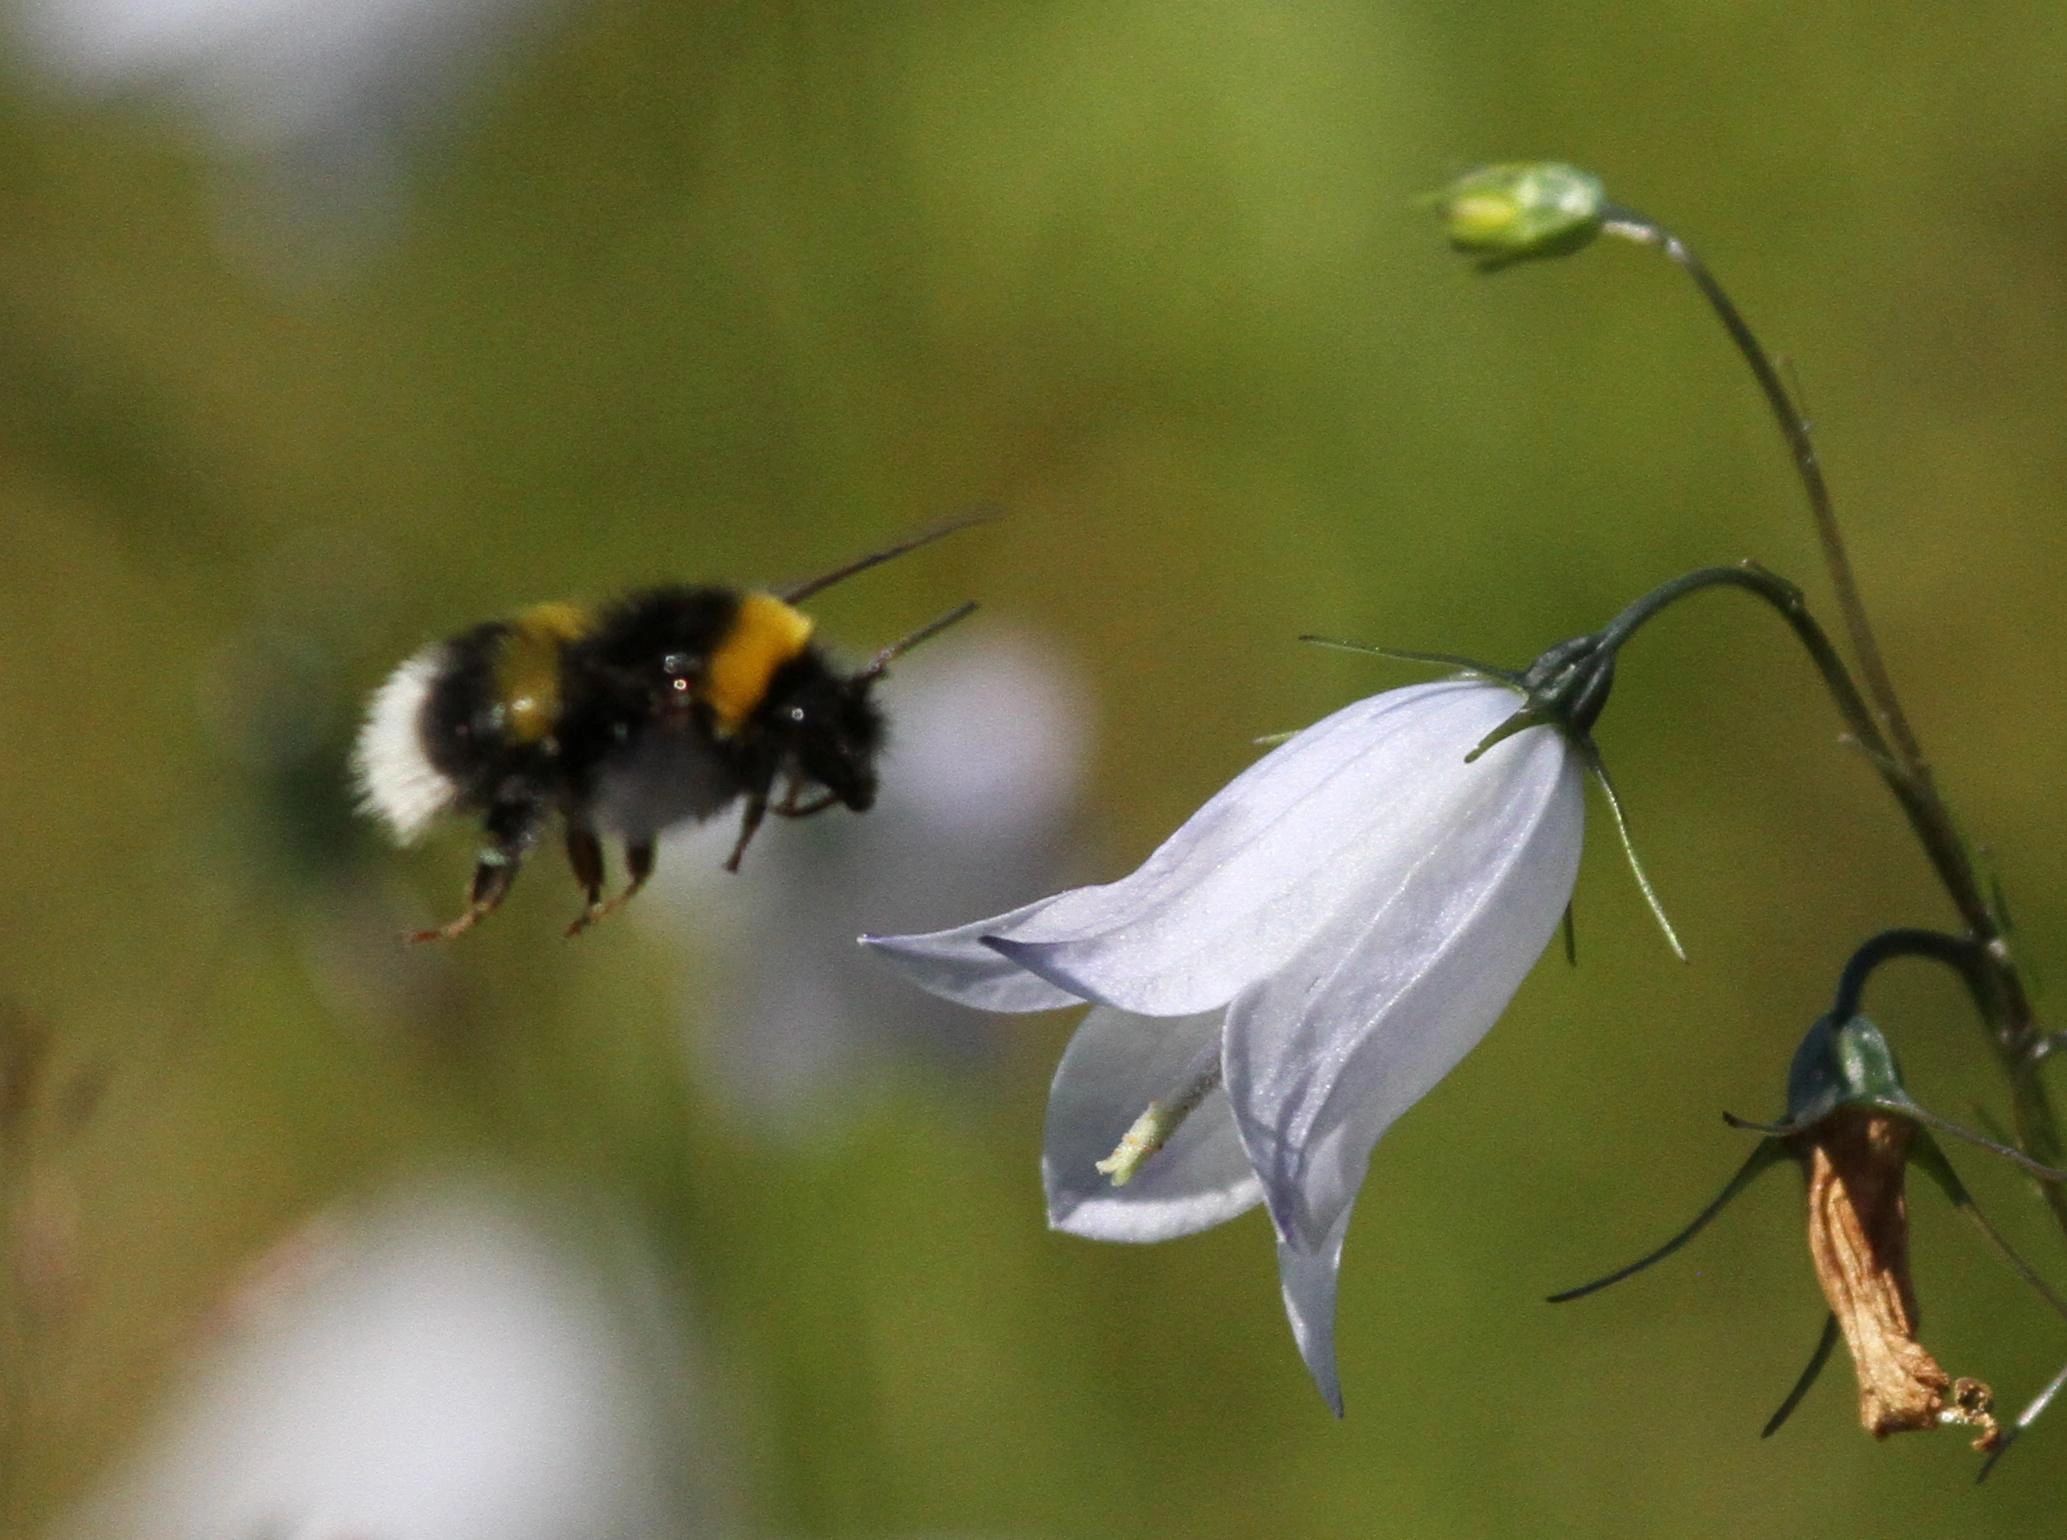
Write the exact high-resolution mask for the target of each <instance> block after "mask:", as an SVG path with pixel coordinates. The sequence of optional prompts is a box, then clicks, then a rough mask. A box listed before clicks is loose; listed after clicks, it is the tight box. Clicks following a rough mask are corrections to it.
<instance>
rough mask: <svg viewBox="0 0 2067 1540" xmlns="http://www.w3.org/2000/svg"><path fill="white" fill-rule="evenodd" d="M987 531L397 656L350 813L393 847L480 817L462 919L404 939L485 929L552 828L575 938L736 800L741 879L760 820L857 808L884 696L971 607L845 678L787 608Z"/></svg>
mask: <svg viewBox="0 0 2067 1540" xmlns="http://www.w3.org/2000/svg"><path fill="white" fill-rule="evenodd" d="M989 517H991V515H990V514H988V513H980V514H974V515H971V516H969V517H966V518H962V519H958V520H955V521H953V522H951V523H948V524H945V525H942V526H940V527H938V528H936V529H932V530H928V531H926V532H925V533H923V534H920V535H917V536H915V537H914V538H912V539H910V540H906V541H904V542H902V543H901V544H898V545H894V546H891V547H890V548H888V549H887V550H882V551H876V552H874V553H872V554H870V555H868V556H864V557H861V558H860V559H859V560H857V561H853V562H849V563H848V564H847V565H846V566H844V567H840V568H837V569H835V570H834V571H832V572H828V573H826V574H824V575H823V576H820V577H816V578H812V579H811V580H809V581H808V582H804V583H800V584H798V585H796V586H795V587H792V588H789V589H786V590H783V591H781V592H779V593H769V592H762V591H759V590H745V591H743V590H740V589H736V588H724V587H716V586H705V587H687V586H668V587H659V588H646V589H640V590H638V591H636V592H633V593H629V594H626V595H624V596H623V597H621V598H618V599H616V600H614V601H611V602H610V603H607V604H604V605H601V606H598V607H595V608H586V607H583V606H580V605H574V604H540V605H535V606H533V607H532V608H530V609H527V610H524V611H522V612H521V613H519V614H517V615H514V616H511V617H510V618H508V619H506V620H492V621H489V622H487V623H486V624H484V625H478V626H475V627H474V628H473V629H472V630H469V631H462V632H460V633H459V634H458V635H457V636H453V637H449V638H447V639H446V640H445V641H442V642H437V643H434V644H433V645H431V646H429V647H426V648H424V649H423V650H422V651H421V652H418V653H417V654H416V655H415V656H413V657H411V658H410V659H408V660H407V661H406V662H404V663H403V664H402V665H401V666H400V667H399V668H397V669H396V670H395V671H394V673H393V674H391V675H389V676H388V680H387V682H386V683H385V684H383V685H382V686H381V687H380V688H379V689H378V690H376V691H375V692H374V694H373V698H372V700H371V701H370V702H369V703H368V707H367V712H366V721H365V725H364V726H363V727H361V729H360V731H359V738H358V743H357V745H356V747H355V749H354V751H353V755H352V763H353V773H354V778H355V780H356V781H357V784H358V791H359V805H360V807H361V809H362V810H363V811H365V812H368V813H371V814H374V815H375V816H377V817H379V818H380V819H382V820H383V821H385V822H386V824H387V825H388V828H389V830H390V832H391V833H392V834H393V835H394V837H395V840H396V842H397V843H398V844H402V845H409V844H413V843H414V842H415V841H416V840H417V839H418V838H419V837H420V836H421V835H422V834H423V832H424V831H425V829H427V828H428V827H429V826H430V825H431V824H432V823H433V822H434V821H435V820H436V819H438V818H439V817H440V816H442V815H444V814H446V813H475V814H479V815H481V817H482V821H483V829H484V835H485V839H484V842H483V844H482V846H481V849H480V852H479V855H478V856H477V858H476V861H475V866H474V874H473V880H472V882H471V883H470V884H469V886H468V889H467V902H466V908H465V910H464V911H463V912H462V913H461V914H460V915H459V916H458V917H457V918H456V919H453V920H451V921H450V922H448V923H447V924H444V925H441V926H438V927H436V928H435V929H431V930H424V931H417V932H415V933H413V934H412V935H411V936H410V937H409V938H408V939H409V940H410V941H412V942H421V941H449V940H451V939H452V938H453V937H455V936H459V935H462V934H464V933H465V932H467V931H469V930H471V929H473V928H474V926H476V925H478V924H479V923H480V922H481V921H482V920H483V919H485V918H486V917H487V916H488V915H489V914H491V913H492V912H493V911H494V910H495V908H496V906H497V905H499V904H500V903H501V902H502V901H503V899H504V898H505V897H506V896H507V895H508V893H509V891H510V886H511V884H512V883H514V882H515V881H516V877H517V871H518V869H519V868H520V867H521V866H522V865H523V863H524V858H525V857H526V856H527V855H529V854H530V852H531V850H532V848H533V847H534V846H535V845H536V844H537V843H538V841H539V838H540V836H541V835H542V834H543V833H544V832H545V829H546V826H547V824H548V823H549V822H550V821H551V819H552V817H553V815H554V814H555V813H557V814H558V815H559V816H560V819H561V821H562V824H563V826H564V829H565V836H566V847H567V863H568V865H569V866H570V867H572V868H573V872H574V880H575V882H576V883H578V884H579V885H580V887H581V889H582V891H583V893H584V894H586V895H587V903H586V905H585V906H584V907H583V909H582V911H581V913H580V914H579V915H578V916H576V918H575V920H574V923H573V924H571V925H570V926H568V928H567V934H568V935H570V936H573V935H577V934H579V933H580V932H581V931H583V930H585V929H587V928H588V927H589V926H590V925H593V924H594V923H595V922H596V921H598V920H600V919H602V918H603V917H604V916H606V915H608V914H611V913H613V912H614V911H615V910H617V909H618V908H620V907H622V905H623V904H624V903H625V901H626V900H627V899H629V898H630V897H631V896H632V895H633V894H635V893H637V892H638V891H639V889H640V888H641V887H643V886H644V885H645V883H646V879H647V878H649V877H650V876H652V874H653V862H654V845H655V841H656V839H657V838H658V836H659V835H660V834H661V833H662V832H663V831H665V830H667V829H671V828H673V827H674V826H675V825H677V824H681V823H700V822H702V821H703V820H705V819H708V818H712V817H714V816H716V815H717V814H718V813H720V812H722V811H724V810H725V809H726V808H727V807H729V806H730V805H731V804H732V803H733V802H735V801H738V800H739V799H741V798H744V799H745V805H744V811H743V813H742V816H741V819H740V827H739V839H738V841H737V842H736V843H735V844H734V845H733V847H732V854H731V856H730V857H729V858H728V859H727V860H726V862H725V869H726V870H727V871H737V870H738V869H739V862H740V858H741V857H742V856H743V855H744V854H745V853H746V847H747V845H748V843H749V842H750V841H751V840H752V839H753V837H754V833H755V831H756V830H758V829H759V828H760V826H761V822H762V819H763V818H764V817H765V816H766V815H768V814H769V813H774V814H776V815H777V816H778V817H782V818H809V817H811V816H812V815H813V814H816V813H822V812H825V811H826V810H827V809H829V808H833V807H840V806H845V807H850V808H852V809H853V810H854V811H855V812H857V813H860V812H866V811H868V809H869V807H870V806H871V805H873V803H874V802H875V799H876V757H877V755H878V753H879V752H880V751H881V749H882V745H883V726H884V724H883V712H882V708H881V707H880V706H879V705H878V704H877V703H876V700H875V697H874V693H873V692H874V690H875V686H876V684H877V682H878V681H880V680H881V679H882V677H883V674H884V670H886V669H887V668H888V667H889V666H890V664H891V662H892V661H893V660H895V659H896V658H898V657H900V656H902V655H903V654H904V653H906V652H908V651H910V650H911V649H912V648H913V647H916V646H917V645H918V644H919V643H920V642H923V641H925V640H927V639H928V638H929V637H932V636H935V635H937V634H938V633H940V632H941V631H944V630H946V629H947V628H948V627H949V626H951V625H953V624H955V623H956V622H957V621H959V620H962V619H963V618H965V617H966V616H968V615H969V614H970V613H971V612H972V611H973V610H974V609H975V608H976V606H975V605H974V604H973V603H970V604H964V605H961V606H959V607H957V608H956V609H953V610H950V611H948V612H947V613H946V614H945V615H942V616H941V617H940V618H938V619H937V620H934V621H933V622H931V623H930V624H928V625H926V626H923V627H921V628H920V629H919V630H917V631H915V632H913V633H912V634H911V635H910V636H907V637H905V638H904V639H903V640H902V641H899V642H895V643H893V644H892V645H890V646H888V647H885V648H884V649H883V650H882V651H881V652H879V653H877V654H876V655H875V657H873V658H872V659H870V660H869V662H868V663H867V664H865V665H864V666H863V667H862V668H860V669H859V670H857V671H855V672H853V673H845V672H842V671H841V669H840V668H839V667H838V665H837V664H835V663H834V662H833V661H832V660H831V659H830V658H829V657H828V656H827V655H826V653H825V652H824V651H823V650H822V649H821V648H820V647H819V646H818V644H817V643H816V642H814V641H813V640H812V622H811V619H810V617H808V616H807V615H805V614H803V613H802V612H801V611H800V610H798V609H797V608H796V606H797V605H798V604H800V603H801V602H803V601H804V600H805V599H807V598H809V597H810V596H811V595H813V594H816V593H819V592H821V591H823V590H824V589H826V588H829V587H831V586H832V585H833V584H835V583H837V582H840V581H841V580H843V579H845V578H849V577H852V576H854V575H855V574H856V573H859V572H865V571H867V570H868V569H869V568H871V567H876V566H880V565H881V564H882V563H884V562H886V561H890V560H892V559H893V558H895V557H898V556H902V555H904V554H905V553H906V552H908V551H913V550H916V549H918V548H919V547H920V546H922V545H928V544H931V543H932V542H933V541H935V540H938V539H940V538H941V537H942V536H944V535H949V534H952V533H954V532H955V531H957V530H960V529H965V528H967V527H968V526H969V525H971V524H974V523H979V522H982V521H983V520H984V519H986V518H989ZM778 783H779V784H780V786H781V788H782V790H781V795H780V796H778V795H777V794H776V788H777V786H778ZM605 835H608V836H612V837H614V838H617V839H621V840H622V841H623V842H624V861H625V874H626V880H625V885H624V888H623V890H622V891H621V892H619V893H618V894H617V895H616V896H615V897H614V898H609V899H605V898H604V896H603V887H604V866H603V844H602V840H603V837H604V836H605Z"/></svg>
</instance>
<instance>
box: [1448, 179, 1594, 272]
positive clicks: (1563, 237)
mask: <svg viewBox="0 0 2067 1540" xmlns="http://www.w3.org/2000/svg"><path fill="white" fill-rule="evenodd" d="M1425 201H1426V203H1427V204H1428V206H1429V207H1431V208H1433V209H1434V210H1435V211H1436V213H1437V215H1438V217H1440V218H1441V220H1442V222H1443V234H1444V235H1445V236H1446V237H1448V239H1449V242H1450V245H1451V246H1452V247H1453V248H1454V249H1455V250H1458V251H1462V252H1468V253H1470V254H1472V255H1474V256H1476V257H1477V258H1478V259H1479V260H1478V267H1479V271H1480V272H1485V273H1490V272H1495V271H1497V270H1498V269H1500V268H1503V267H1506V266H1507V265H1508V264H1509V263H1510V262H1523V261H1526V260H1528V259H1529V258H1530V257H1561V256H1564V255H1566V254H1567V253H1569V252H1574V251H1577V250H1578V249H1579V248H1580V247H1582V246H1584V245H1585V244H1586V243H1587V242H1588V241H1590V240H1592V239H1593V238H1594V236H1596V235H1598V234H1599V233H1600V229H1601V225H1602V223H1603V222H1604V221H1605V220H1606V218H1607V210H1608V202H1607V192H1606V189H1605V188H1603V187H1602V185H1601V180H1600V178H1599V177H1597V176H1595V175H1593V174H1592V173H1591V172H1588V171H1581V170H1580V169H1579V168H1578V167H1577V166H1567V165H1564V164H1563V163H1561V162H1559V161H1508V162H1504V163H1502V164H1501V165H1497V166H1483V167H1481V168H1480V169H1478V170H1477V171H1472V172H1467V173H1466V174H1465V175H1463V176H1461V177H1459V178H1458V179H1457V180H1456V181H1454V182H1452V183H1451V184H1450V185H1449V186H1448V187H1446V188H1444V189H1443V190H1442V191H1441V192H1438V193H1432V194H1430V195H1429V197H1428V198H1427V199H1426V200H1425Z"/></svg>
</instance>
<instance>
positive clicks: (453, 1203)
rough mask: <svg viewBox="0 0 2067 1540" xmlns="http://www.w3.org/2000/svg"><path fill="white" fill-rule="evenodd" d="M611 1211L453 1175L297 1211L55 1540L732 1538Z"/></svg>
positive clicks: (654, 1307)
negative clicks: (290, 1231)
mask: <svg viewBox="0 0 2067 1540" xmlns="http://www.w3.org/2000/svg"><path fill="white" fill-rule="evenodd" d="M607 1206H608V1205H607V1204H606V1203H599V1201H598V1200H597V1198H596V1196H595V1195H594V1194H592V1193H591V1194H585V1195H582V1198H581V1201H580V1202H579V1203H577V1202H575V1201H574V1200H573V1198H572V1197H571V1196H570V1197H569V1199H568V1200H566V1201H563V1202H547V1201H544V1200H542V1199H540V1198H538V1197H535V1196H526V1195H522V1194H520V1193H518V1192H517V1191H516V1190H514V1189H510V1188H504V1187H494V1186H488V1185H486V1184H481V1183H467V1184H460V1183H456V1182H447V1183H441V1184H423V1185H418V1186H414V1187H411V1188H408V1189H405V1190H401V1191H398V1192H395V1193H392V1194H390V1195H389V1196H387V1197H386V1198H384V1199H382V1200H380V1201H379V1202H378V1203H376V1204H374V1205H372V1206H369V1207H366V1208H363V1209H350V1210H344V1211H340V1212H337V1213H332V1214H328V1215H324V1216H321V1217H319V1218H318V1219H316V1220H314V1221H312V1222H311V1223H310V1224H309V1225H308V1226H306V1227H305V1228H304V1229H303V1230H302V1231H300V1232H298V1233H297V1234H296V1235H295V1236H294V1237H292V1238H290V1240H289V1241H288V1242H286V1243H284V1244H283V1245H282V1246H280V1247H277V1248H276V1249H275V1251H274V1252H273V1253H271V1254H270V1255H269V1257H268V1258H267V1260H266V1263H265V1264H264V1265H263V1267H262V1268H261V1270H260V1271H259V1272H258V1273H257V1274H255V1275H254V1277H253V1278H252V1279H251V1280H248V1281H247V1283H246V1284H245V1286H244V1287H242V1288H241V1289H239V1290H238V1291H237V1293H236V1294H235V1295H234V1296H233V1298H232V1299H231V1301H230V1302H229V1304H228V1306H227V1307H226V1309H225V1311H224V1312H223V1313H222V1317H221V1319H220V1320H219V1321H218V1322H217V1323H216V1327H217V1337H218V1340H217V1341H216V1342H215V1343H214V1344H212V1346H211V1349H210V1351H209V1354H208V1355H207V1361H206V1362H204V1363H203V1364H202V1365H201V1366H200V1367H199V1368H197V1369H196V1370H195V1371H193V1373H192V1374H191V1376H190V1378H189V1380H188V1382H187V1383H186V1384H184V1385H183V1386H181V1387H180V1388H179V1389H178V1390H177V1391H175V1393H174V1394H173V1396H172V1397H171V1399H170V1401H169V1402H168V1404H167V1406H166V1407H165V1409H164V1410H163V1412H162V1413H161V1415H160V1418H159V1422H158V1426H157V1428H156V1429H155V1431H154V1432H152V1433H151V1434H150V1435H149V1436H148V1439H147V1443H146V1446H145V1450H144V1452H143V1453H142V1454H141V1456H139V1457H138V1458H136V1459H135V1460H134V1461H133V1462H132V1463H131V1464H130V1465H129V1467H128V1468H127V1469H126V1470H124V1471H122V1472H120V1473H119V1474H118V1475H116V1476H115V1477H114V1478H113V1479H112V1480H111V1481H110V1482H109V1483H108V1484H107V1485H106V1486H105V1487H104V1488H103V1490H102V1491H100V1492H99V1493H98V1494H97V1495H95V1496H94V1497H92V1498H91V1499H89V1501H88V1502H87V1503H86V1504H85V1505H84V1506H82V1507H81V1508H80V1509H79V1510H78V1511H76V1512H75V1513H74V1514H73V1515H72V1516H71V1519H70V1521H69V1522H68V1523H67V1524H66V1525H64V1526H61V1527H60V1529H59V1530H58V1531H57V1532H56V1533H57V1535H58V1537H59V1540H204V1537H216V1536H220V1537H223V1540H567V1537H569V1536H574V1535H579V1536H582V1537H585V1540H666V1537H671V1536H687V1535H692V1534H693V1535H711V1534H718V1533H727V1532H730V1530H731V1526H730V1525H729V1524H726V1523H724V1522H723V1521H722V1519H721V1518H720V1517H719V1516H718V1515H716V1514H715V1513H714V1511H713V1510H714V1508H715V1507H717V1506H718V1505H719V1504H720V1503H721V1498H720V1496H719V1483H718V1481H717V1480H716V1479H715V1477H714V1474H713V1473H714V1469H715V1466H716V1464H717V1462H716V1461H715V1460H714V1459H713V1458H712V1456H711V1454H710V1451H709V1446H708V1444H707V1442H706V1439H707V1433H706V1434H695V1433H692V1430H691V1428H690V1426H689V1424H690V1420H691V1418H690V1414H691V1405H690V1402H691V1400H692V1396H691V1395H690V1393H689V1392H690V1385H691V1382H690V1381H689V1379H688V1378H687V1377H686V1376H687V1373H688V1366H687V1364H686V1363H685V1357H684V1352H683V1348H684V1344H683V1343H682V1342H681V1341H680V1340H679V1339H678V1335H677V1333H676V1332H675V1331H674V1330H673V1328H672V1326H671V1323H670V1317H669V1314H668V1311H667V1308H666V1303H665V1301H664V1299H663V1295H662V1290H661V1288H660V1285H659V1283H658V1278H657V1273H656V1269H655V1267H654V1265H653V1263H652V1261H651V1260H650V1258H648V1257H647V1256H646V1255H645V1254H644V1253H643V1251H642V1249H641V1248H640V1247H639V1246H638V1245H637V1243H636V1242H635V1241H634V1240H633V1238H632V1234H631V1231H630V1229H629V1227H628V1225H624V1224H610V1223H607V1222H599V1221H598V1219H597V1214H598V1212H599V1210H603V1209H607Z"/></svg>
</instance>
